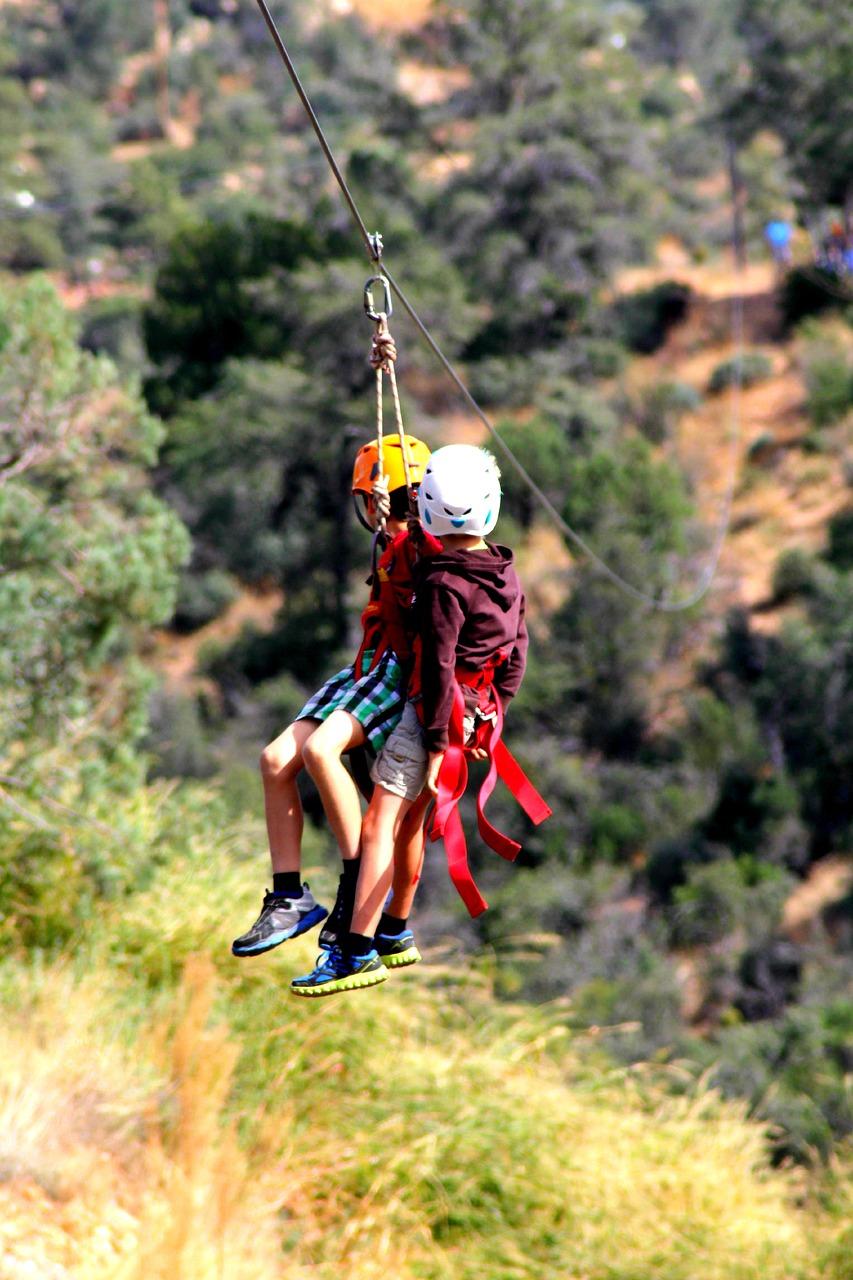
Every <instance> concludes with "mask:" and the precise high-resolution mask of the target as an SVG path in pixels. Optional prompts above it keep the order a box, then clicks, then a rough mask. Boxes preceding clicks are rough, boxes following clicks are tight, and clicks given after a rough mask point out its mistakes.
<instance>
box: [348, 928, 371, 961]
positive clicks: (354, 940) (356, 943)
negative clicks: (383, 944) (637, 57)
mask: <svg viewBox="0 0 853 1280" xmlns="http://www.w3.org/2000/svg"><path fill="white" fill-rule="evenodd" d="M341 950H342V951H343V953H344V955H347V956H363V955H364V954H365V952H367V951H372V950H373V939H372V938H368V937H366V936H365V934H363V933H347V934H345V936H344V940H343V943H342V944H341Z"/></svg>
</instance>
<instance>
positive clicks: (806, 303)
mask: <svg viewBox="0 0 853 1280" xmlns="http://www.w3.org/2000/svg"><path fill="white" fill-rule="evenodd" d="M842 293H843V289H842V288H841V281H840V280H839V279H838V277H837V276H836V275H835V274H834V273H833V272H831V271H822V270H821V269H820V268H819V267H809V268H808V270H804V269H803V268H801V267H796V268H795V269H794V270H793V271H790V272H789V273H788V275H787V276H786V278H785V281H784V283H783V285H782V289H781V292H780V297H779V301H780V305H781V310H782V319H783V321H784V323H785V327H786V328H789V329H790V328H792V327H793V326H794V325H796V324H799V322H800V321H801V320H804V319H805V318H806V316H814V315H819V314H820V313H821V312H822V311H831V310H843V308H844V307H845V305H846V303H845V300H844V298H843V297H841V296H839V295H840V294H842Z"/></svg>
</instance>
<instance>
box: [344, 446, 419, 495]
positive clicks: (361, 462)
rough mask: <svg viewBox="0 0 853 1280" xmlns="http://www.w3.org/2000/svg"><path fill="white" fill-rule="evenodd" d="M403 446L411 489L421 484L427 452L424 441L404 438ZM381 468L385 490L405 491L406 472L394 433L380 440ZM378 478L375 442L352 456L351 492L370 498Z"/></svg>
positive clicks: (377, 452) (400, 449)
mask: <svg viewBox="0 0 853 1280" xmlns="http://www.w3.org/2000/svg"><path fill="white" fill-rule="evenodd" d="M403 438H404V440H405V442H406V458H407V461H408V464H409V478H410V480H411V483H412V484H413V485H417V484H420V482H421V480H422V479H423V474H424V469H425V467H426V464H427V463H428V462H429V455H430V448H429V445H426V444H424V442H423V440H418V439H417V438H416V437H415V436H409V435H407V436H404V437H403ZM382 465H383V467H384V468H385V474H386V476H387V477H388V490H389V492H390V493H393V492H394V490H395V489H405V487H406V468H405V466H404V464H403V450H402V447H401V445H400V437H399V435H397V434H396V433H395V434H394V435H391V436H383V437H382ZM378 475H379V446H378V444H377V442H376V441H375V440H371V441H370V444H365V445H362V447H361V448H360V449H359V451H358V453H357V454H356V455H355V466H354V467H353V469H352V491H353V493H362V494H366V495H369V494H371V493H373V484H374V481H375V480H376V479H377V477H378Z"/></svg>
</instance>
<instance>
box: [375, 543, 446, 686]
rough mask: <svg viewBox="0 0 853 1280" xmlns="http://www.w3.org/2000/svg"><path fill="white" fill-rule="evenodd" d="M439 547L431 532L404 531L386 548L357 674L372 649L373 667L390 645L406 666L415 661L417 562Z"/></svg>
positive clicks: (381, 560)
mask: <svg viewBox="0 0 853 1280" xmlns="http://www.w3.org/2000/svg"><path fill="white" fill-rule="evenodd" d="M440 550H441V543H440V542H439V541H438V539H437V538H433V537H432V535H431V534H428V533H420V534H419V535H418V537H417V539H413V538H412V535H411V533H407V532H403V533H398V534H397V537H396V538H395V539H394V541H393V542H392V543H391V544H390V545H389V546H388V547H386V548H385V550H384V551H383V553H382V555H381V557H380V559H379V564H378V565H377V567H376V573H375V574H374V578H373V583H372V585H371V592H370V600H369V602H368V604H367V606H366V608H365V609H364V612H363V613H362V615H361V626H362V640H361V645H360V647H359V650H358V654H357V656H356V659H355V669H356V672H357V673H358V674H360V675H363V674H365V669H364V659H365V654H367V653H369V652H370V651H371V650H372V651H373V657H372V659H371V661H370V666H371V667H375V666H376V664H377V662H378V661H379V659H380V658H381V657H382V655H383V653H385V652H386V651H387V650H388V649H393V651H394V653H395V654H396V655H397V657H398V658H399V660H400V662H401V663H402V664H403V666H408V665H410V664H411V663H412V662H413V661H414V656H415V654H414V649H415V633H414V631H413V621H412V613H411V608H412V600H413V597H414V593H415V584H414V570H415V563H416V562H417V560H418V559H419V558H421V557H423V556H431V555H435V554H436V553H437V552H439V551H440Z"/></svg>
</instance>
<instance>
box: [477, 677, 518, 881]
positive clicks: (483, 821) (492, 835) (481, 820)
mask: <svg viewBox="0 0 853 1280" xmlns="http://www.w3.org/2000/svg"><path fill="white" fill-rule="evenodd" d="M494 706H495V718H494V721H493V722H492V724H491V725H490V726H489V734H488V739H487V742H486V749H487V751H488V753H489V772H488V773H487V774H486V776H485V778H484V779H483V781H482V784H481V786H480V790H479V792H478V793H477V827H478V828H479V831H480V835H481V836H482V837H483V840H484V841H485V843H486V844H487V845H488V846H489V848H490V849H494V851H495V853H499V854H500V856H501V857H502V858H506V860H507V862H515V860H516V858H517V857H518V855H519V853H520V852H521V845H520V844H519V843H518V842H517V841H516V840H511V839H510V837H509V836H508V835H505V834H504V833H503V831H499V830H498V828H497V827H496V826H494V825H493V824H492V823H491V822H489V819H488V818H487V817H486V814H485V812H484V810H485V808H486V803H487V802H488V799H489V797H490V796H491V794H492V792H493V791H494V789H495V783H496V782H497V780H498V762H497V755H496V749H497V746H498V743H499V742H500V737H501V733H502V731H503V722H504V717H503V708H502V707H501V705H500V699H499V698H495V699H494ZM484 727H485V724H484ZM479 736H480V735H479V734H478V737H479Z"/></svg>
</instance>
